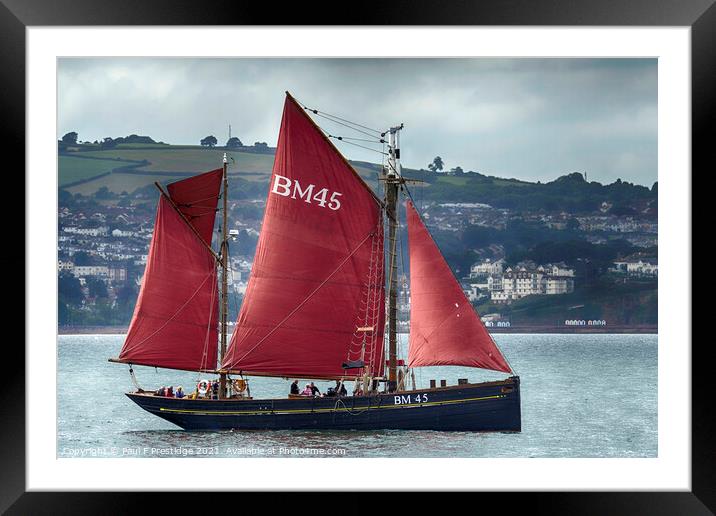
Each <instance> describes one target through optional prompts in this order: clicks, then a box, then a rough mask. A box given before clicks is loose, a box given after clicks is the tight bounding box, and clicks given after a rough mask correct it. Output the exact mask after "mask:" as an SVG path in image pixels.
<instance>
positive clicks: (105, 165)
mask: <svg viewBox="0 0 716 516" xmlns="http://www.w3.org/2000/svg"><path fill="white" fill-rule="evenodd" d="M124 164H125V163H122V162H117V161H115V160H109V159H83V158H76V157H74V156H60V157H59V160H58V166H59V171H58V172H59V174H58V179H59V186H64V185H66V184H70V183H74V182H75V181H82V180H84V179H89V178H91V177H95V176H98V175H100V174H104V173H105V172H109V171H110V170H112V169H113V168H117V167H121V166H122V165H124Z"/></svg>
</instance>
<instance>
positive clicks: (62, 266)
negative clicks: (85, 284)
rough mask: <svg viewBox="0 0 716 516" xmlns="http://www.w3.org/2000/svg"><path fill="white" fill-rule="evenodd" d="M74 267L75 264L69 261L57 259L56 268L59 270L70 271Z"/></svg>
mask: <svg viewBox="0 0 716 516" xmlns="http://www.w3.org/2000/svg"><path fill="white" fill-rule="evenodd" d="M74 268H75V264H74V263H72V262H70V261H63V260H58V262H57V270H58V271H59V272H63V271H67V272H72V269H74Z"/></svg>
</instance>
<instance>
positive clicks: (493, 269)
mask: <svg viewBox="0 0 716 516" xmlns="http://www.w3.org/2000/svg"><path fill="white" fill-rule="evenodd" d="M504 263H505V260H502V259H500V260H497V261H495V262H493V261H491V260H490V259H489V258H488V259H487V260H485V261H484V262H482V263H476V264H474V265H473V266H472V267H470V278H479V277H480V276H483V275H488V274H502V267H503V264H504Z"/></svg>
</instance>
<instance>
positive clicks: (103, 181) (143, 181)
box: [65, 174, 183, 195]
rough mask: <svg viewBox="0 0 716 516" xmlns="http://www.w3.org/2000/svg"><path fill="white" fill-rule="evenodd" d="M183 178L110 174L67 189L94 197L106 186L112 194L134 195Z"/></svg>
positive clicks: (73, 192)
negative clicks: (153, 185)
mask: <svg viewBox="0 0 716 516" xmlns="http://www.w3.org/2000/svg"><path fill="white" fill-rule="evenodd" d="M181 177H183V176H165V175H158V174H136V175H135V174H110V175H108V176H102V177H98V178H97V179H94V180H92V181H88V182H86V183H82V184H80V185H75V186H70V187H68V188H65V190H67V191H68V192H70V193H71V194H76V193H79V194H82V195H92V194H94V193H95V192H97V190H99V189H100V188H102V187H103V186H106V187H107V189H108V190H109V191H110V192H113V193H116V194H121V193H122V192H127V193H132V192H133V191H134V190H136V189H137V188H141V187H143V186H146V185H149V184H152V183H154V182H155V181H160V182H162V183H166V182H169V181H175V180H177V179H180V178H181Z"/></svg>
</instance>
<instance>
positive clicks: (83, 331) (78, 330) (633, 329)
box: [57, 325, 659, 335]
mask: <svg viewBox="0 0 716 516" xmlns="http://www.w3.org/2000/svg"><path fill="white" fill-rule="evenodd" d="M127 328H128V327H127V326H61V327H58V328H57V334H58V335H123V334H126V333H127ZM487 331H488V332H490V333H537V334H539V333H546V334H548V333H559V334H597V333H602V334H653V335H658V333H659V328H658V326H652V325H648V326H647V325H639V326H576V327H575V326H544V325H521V326H510V327H499V328H498V327H492V328H488V329H487Z"/></svg>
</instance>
